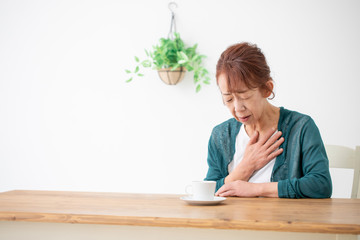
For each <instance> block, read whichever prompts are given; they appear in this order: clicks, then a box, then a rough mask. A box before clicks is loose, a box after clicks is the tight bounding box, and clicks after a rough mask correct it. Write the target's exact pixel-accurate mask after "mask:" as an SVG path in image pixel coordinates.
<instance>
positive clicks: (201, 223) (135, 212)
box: [0, 190, 360, 234]
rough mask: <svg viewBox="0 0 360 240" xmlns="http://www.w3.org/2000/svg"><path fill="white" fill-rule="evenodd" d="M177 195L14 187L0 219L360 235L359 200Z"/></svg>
mask: <svg viewBox="0 0 360 240" xmlns="http://www.w3.org/2000/svg"><path fill="white" fill-rule="evenodd" d="M180 197H181V195H164V194H127V193H97V192H61V191H29V190H26V191H25V190H24V191H22V190H16V191H9V192H3V193H0V221H29V222H58V223H87V224H109V225H134V226H158V227H195V228H214V229H246V230H270V231H286V232H315V233H336V234H360V199H275V198H228V199H226V200H225V201H224V202H223V203H221V204H219V205H216V206H190V205H187V204H186V203H185V202H184V201H182V200H180Z"/></svg>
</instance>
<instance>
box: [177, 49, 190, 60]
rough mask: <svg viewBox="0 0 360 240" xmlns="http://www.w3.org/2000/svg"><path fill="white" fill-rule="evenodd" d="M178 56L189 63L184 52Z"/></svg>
mask: <svg viewBox="0 0 360 240" xmlns="http://www.w3.org/2000/svg"><path fill="white" fill-rule="evenodd" d="M178 54H179V55H180V58H181V59H183V60H186V61H189V58H188V56H187V55H186V54H185V53H184V52H183V51H181V52H179V53H178Z"/></svg>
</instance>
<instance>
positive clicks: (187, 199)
mask: <svg viewBox="0 0 360 240" xmlns="http://www.w3.org/2000/svg"><path fill="white" fill-rule="evenodd" d="M180 199H181V200H184V201H185V202H186V203H188V204H190V205H216V204H219V203H221V202H222V201H225V200H226V198H224V197H214V199H212V200H198V199H193V198H192V196H184V197H181V198H180Z"/></svg>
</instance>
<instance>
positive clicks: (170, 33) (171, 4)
mask: <svg viewBox="0 0 360 240" xmlns="http://www.w3.org/2000/svg"><path fill="white" fill-rule="evenodd" d="M172 6H174V7H175V8H177V4H176V2H170V3H169V5H168V7H169V9H170V11H171V24H170V31H169V34H168V38H169V39H171V40H173V39H174V33H176V23H175V12H174V10H173V9H172Z"/></svg>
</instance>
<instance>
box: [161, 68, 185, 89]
mask: <svg viewBox="0 0 360 240" xmlns="http://www.w3.org/2000/svg"><path fill="white" fill-rule="evenodd" d="M185 73H186V69H185V68H184V67H180V68H177V69H175V70H173V71H171V68H163V69H159V70H158V74H159V77H160V78H161V80H162V81H163V82H164V83H166V84H168V85H176V84H178V83H179V82H181V80H183V78H184V76H185Z"/></svg>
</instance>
